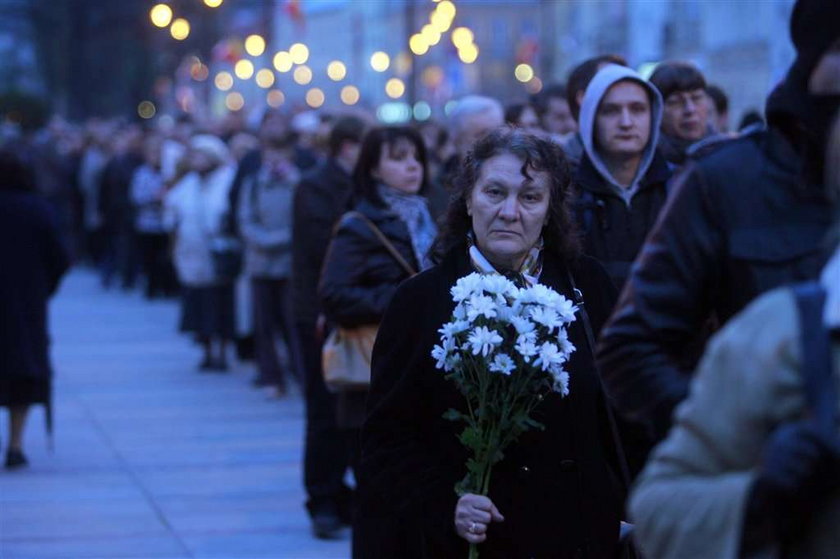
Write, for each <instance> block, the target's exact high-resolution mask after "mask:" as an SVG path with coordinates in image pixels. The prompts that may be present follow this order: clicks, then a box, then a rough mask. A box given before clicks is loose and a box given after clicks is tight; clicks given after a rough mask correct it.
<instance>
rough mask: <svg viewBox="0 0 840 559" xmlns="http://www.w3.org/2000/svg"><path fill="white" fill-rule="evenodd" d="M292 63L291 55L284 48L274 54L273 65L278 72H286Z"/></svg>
mask: <svg viewBox="0 0 840 559" xmlns="http://www.w3.org/2000/svg"><path fill="white" fill-rule="evenodd" d="M293 64H294V63H293V62H292V55H291V54H289V53H288V52H286V51H284V50H281V51H280V52H278V53H277V54H275V55H274V67H275V68H276V69H277V71H278V72H288V71H289V70H291V69H292V65H293Z"/></svg>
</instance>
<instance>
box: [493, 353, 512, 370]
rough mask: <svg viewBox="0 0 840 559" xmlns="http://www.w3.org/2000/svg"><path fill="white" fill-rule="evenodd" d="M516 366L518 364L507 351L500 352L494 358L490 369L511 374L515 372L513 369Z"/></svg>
mask: <svg viewBox="0 0 840 559" xmlns="http://www.w3.org/2000/svg"><path fill="white" fill-rule="evenodd" d="M515 367H516V364H515V363H514V362H513V359H511V358H510V355H508V354H507V353H500V354H498V355H497V356H496V358H495V359H493V362H492V363H491V364H490V370H491V371H492V372H494V373H502V374H503V375H509V374H511V373H512V372H513V369H514V368H515Z"/></svg>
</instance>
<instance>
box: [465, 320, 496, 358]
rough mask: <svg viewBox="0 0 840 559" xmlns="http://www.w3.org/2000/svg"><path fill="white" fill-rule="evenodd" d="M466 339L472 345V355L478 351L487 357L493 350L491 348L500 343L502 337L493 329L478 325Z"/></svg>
mask: <svg viewBox="0 0 840 559" xmlns="http://www.w3.org/2000/svg"><path fill="white" fill-rule="evenodd" d="M468 341H469V344H470V345H471V346H472V352H473V355H478V354H479V353H480V354H481V355H482V356H484V357H487V356H488V355H489V354H490V353H491V352H492V351H493V348H495V347H496V346H497V345H499V344H500V343H502V337H501V336H500V335H499V333H498V332H496V331H495V330H489V329H488V328H487V327H485V326H480V327H478V328H476V329H475V330H473V331H472V333H471V334H470V337H469V338H468Z"/></svg>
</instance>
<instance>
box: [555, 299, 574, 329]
mask: <svg viewBox="0 0 840 559" xmlns="http://www.w3.org/2000/svg"><path fill="white" fill-rule="evenodd" d="M553 307H554V310H555V311H557V314H559V315H560V317H561V318H562V319H563V322H566V323H568V322H574V321H575V313H576V312H577V310H578V308H577V306H575V304H574V303H572V302H571V301H569V300H568V299H566V298H565V297H560V298H559V299H558V300H557V301H556V302H555V303H554V305H553Z"/></svg>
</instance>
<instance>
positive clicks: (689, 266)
mask: <svg viewBox="0 0 840 559" xmlns="http://www.w3.org/2000/svg"><path fill="white" fill-rule="evenodd" d="M791 30H792V36H793V42H794V45H795V46H796V48H797V51H798V55H797V58H796V61H795V63H794V64H793V66H792V67H791V69H790V71H789V73H788V75H787V77H786V79H785V81H784V82H783V84H782V85H781V86H780V87H779V88H777V90H776V91H774V93H773V94H772V95H771V96H770V99H769V100H768V104H767V112H768V116H769V123H770V127H769V129H768V130H766V131H764V132H757V133H754V134H750V135H749V136H746V137H741V138H739V139H736V140H732V141H730V142H728V143H726V144H724V145H722V146H721V147H719V148H718V149H717V150H716V151H714V152H713V153H711V154H708V155H706V156H705V157H702V158H700V159H699V160H697V161H695V162H692V163H690V164H689V165H688V166H687V167H686V169H685V170H684V171H683V172H682V173H681V174H680V175H679V176H678V178H677V179H676V181H675V184H674V185H673V187H672V193H671V200H670V201H669V203H668V206H667V207H666V209H665V210H664V212H663V214H662V216H661V219H660V221H659V222H658V223H657V225H656V227H655V228H654V230H653V231H652V233H651V236H650V237H649V239H648V242H647V244H646V245H645V247H644V248H643V249H642V253H641V255H640V257H639V260H638V261H637V262H636V264H635V266H634V268H633V272H632V274H631V276H630V278H629V280H628V282H627V285H626V286H625V289H624V291H623V292H622V295H621V299H620V301H619V305H618V308H617V310H616V311H615V313H614V314H613V316H612V319H611V321H610V323H609V324H608V325H607V326H606V327H605V329H604V333H603V338H602V340H601V344H600V349H599V365H600V369H601V371H602V372H603V376H604V380H605V382H606V385H607V389H608V392H609V393H610V396H611V397H612V398H613V399H614V401H615V404H616V405H617V407H618V409H619V411H621V412H623V414H624V415H625V416H626V417H628V418H630V419H633V420H636V421H643V422H646V423H647V424H648V425H649V426H650V427H651V428H652V432H653V436H654V437H655V438H662V437H663V436H664V434H665V433H666V432H667V430H668V427H669V426H670V424H671V414H672V411H673V409H674V407H675V406H676V404H677V403H679V402H680V401H681V400H682V399H683V398H685V396H686V394H687V391H688V383H689V379H690V377H691V375H692V370H693V368H694V364H695V363H696V360H694V362H692V363H687V364H685V363H684V362H685V355H684V353H685V351H686V348H687V347H688V346H689V345H690V344H691V343H692V340H693V339H694V337H695V333H696V332H698V331H699V330H700V329H701V326H702V325H703V324H704V322H705V321H706V320H707V318H708V317H709V316H710V315H712V314H713V313H714V314H716V315H717V318H718V320H719V321H720V322H721V323H725V322H726V321H728V320H729V319H730V318H731V317H732V316H733V315H734V314H736V313H737V312H739V311H740V310H741V309H743V308H744V307H745V306H746V305H747V304H748V303H749V302H750V301H751V300H753V299H754V298H755V297H756V296H758V295H759V294H761V293H763V292H765V291H768V290H770V289H772V288H774V287H779V286H782V285H785V284H789V283H793V282H797V281H804V280H807V279H813V278H815V277H817V275H818V273H819V271H820V270H821V268H822V266H823V265H824V264H825V262H826V260H827V256H828V254H827V250H826V247H825V244H824V239H825V236H826V233H827V231H828V230H829V227H830V225H831V222H832V211H831V204H830V203H829V201H828V200H827V197H826V193H825V190H824V186H823V179H822V173H823V171H822V167H823V163H822V159H823V157H824V156H823V155H820V152H823V151H824V149H825V145H826V138H827V133H828V132H827V131H828V126H829V123H830V121H831V114H832V113H833V111H836V110H837V107H838V106H840V92H838V91H837V89H836V88H837V84H840V76H838V75H837V73H838V66H840V65H837V64H835V65H834V66H832V65H831V64H830V60H831V56H832V48H837V43H836V42H837V40H838V39H840V4H837V3H836V2H833V1H832V0H800V1H799V2H798V3H797V5H796V7H795V8H794V12H793V17H792V20H791ZM832 45H834V47H832ZM833 56H834V57H835V59H836V56H837V55H836V54H834V55H833ZM822 59H825V60H826V61H828V63H826V62H824V61H822ZM815 78H819V79H815ZM815 85H819V86H821V87H814V86H815ZM832 86H833V89H832Z"/></svg>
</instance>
